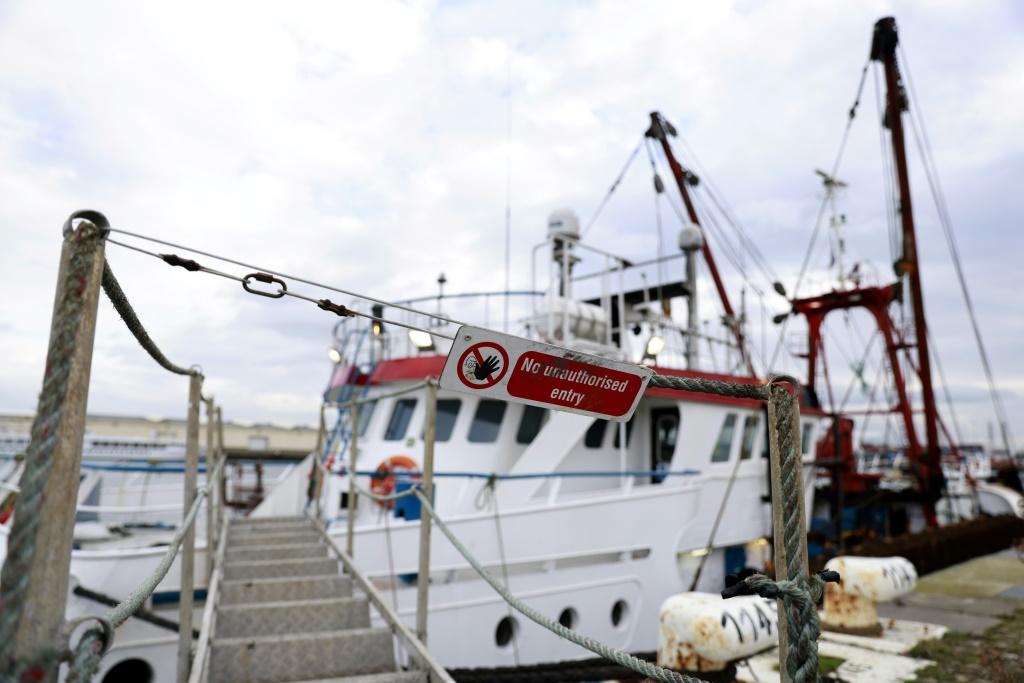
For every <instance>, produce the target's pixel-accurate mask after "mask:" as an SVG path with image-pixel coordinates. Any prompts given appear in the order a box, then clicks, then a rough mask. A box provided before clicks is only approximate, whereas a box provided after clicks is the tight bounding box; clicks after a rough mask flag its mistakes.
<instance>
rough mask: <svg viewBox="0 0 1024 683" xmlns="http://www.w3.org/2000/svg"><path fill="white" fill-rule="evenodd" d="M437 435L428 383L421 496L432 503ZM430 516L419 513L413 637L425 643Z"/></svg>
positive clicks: (434, 390)
mask: <svg viewBox="0 0 1024 683" xmlns="http://www.w3.org/2000/svg"><path fill="white" fill-rule="evenodd" d="M436 434H437V382H436V381H435V380H433V379H429V380H427V414H426V417H425V418H424V422H423V495H424V496H426V497H427V500H430V501H432V500H434V441H435V436H436ZM430 522H431V520H430V515H426V514H423V513H422V512H421V513H420V563H419V570H418V573H417V574H416V636H417V637H418V638H419V639H420V642H422V643H423V644H424V645H426V643H427V616H428V599H429V592H430Z"/></svg>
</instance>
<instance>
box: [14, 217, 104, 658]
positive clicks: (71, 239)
mask: <svg viewBox="0 0 1024 683" xmlns="http://www.w3.org/2000/svg"><path fill="white" fill-rule="evenodd" d="M104 233H105V231H104V230H103V229H101V228H99V227H97V226H96V225H93V224H92V223H88V222H86V223H82V224H81V225H80V226H79V227H78V229H77V230H74V231H70V232H68V233H67V234H66V235H65V238H64V239H65V243H66V244H67V246H68V250H69V257H68V262H67V267H66V269H65V272H64V279H63V281H62V282H61V283H60V289H59V292H60V293H61V298H60V299H59V300H58V301H57V303H56V305H55V309H54V314H53V328H52V330H51V332H50V344H49V349H48V350H47V354H46V372H45V374H44V375H43V388H42V391H41V392H40V395H39V405H38V407H37V409H36V417H35V420H34V421H33V423H32V435H31V439H30V441H29V445H28V449H27V451H26V453H25V469H24V471H23V472H22V475H21V479H20V481H19V482H18V486H19V488H20V489H21V493H20V494H19V496H18V511H17V514H16V515H15V516H14V525H13V527H12V529H11V534H10V538H9V539H8V545H7V557H6V559H5V560H4V566H3V570H2V573H0V667H2V668H3V670H5V671H14V670H22V671H24V670H28V669H30V668H36V667H43V668H44V670H46V669H49V668H50V667H51V666H52V664H51V663H48V662H47V660H49V659H50V658H49V657H48V656H46V653H45V652H43V651H42V650H40V652H39V655H38V657H35V658H33V659H34V660H35V661H29V662H14V641H15V635H16V634H17V631H18V627H19V625H20V623H21V617H22V613H23V611H24V606H25V601H26V599H27V597H28V592H29V584H30V582H31V577H30V575H29V574H30V568H31V566H32V559H33V556H34V555H35V550H36V537H37V535H38V532H39V526H40V511H41V509H42V506H43V498H44V495H45V489H46V485H47V482H48V481H49V478H50V471H51V467H52V464H53V453H54V450H55V448H56V446H57V437H58V429H59V426H60V422H61V418H62V416H63V412H64V402H65V400H66V398H67V392H68V382H69V378H70V375H71V365H72V358H73V356H74V353H75V346H76V344H77V342H78V339H77V337H78V332H79V327H80V325H81V323H82V319H83V317H84V315H85V300H84V296H85V292H86V287H85V283H86V280H87V278H88V275H89V272H90V271H91V270H92V268H93V266H94V264H95V262H96V258H98V257H99V255H100V249H101V246H102V244H103V237H104Z"/></svg>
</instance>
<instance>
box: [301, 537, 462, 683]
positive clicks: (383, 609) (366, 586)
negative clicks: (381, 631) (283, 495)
mask: <svg viewBox="0 0 1024 683" xmlns="http://www.w3.org/2000/svg"><path fill="white" fill-rule="evenodd" d="M312 521H313V524H314V525H315V526H316V528H317V531H319V532H320V535H321V536H323V538H324V541H326V542H327V545H328V546H329V547H330V548H331V549H332V550H333V551H334V553H335V555H337V556H338V559H339V560H341V563H342V564H343V565H345V571H347V572H348V573H349V574H350V575H351V576H352V580H353V581H355V582H356V583H357V584H358V585H359V588H360V589H361V590H362V591H363V592H364V593H366V597H367V598H368V599H369V601H370V602H372V603H373V606H374V607H376V608H377V611H378V612H380V615H381V616H382V617H384V621H385V622H386V623H387V624H388V626H389V627H390V629H391V632H392V633H393V634H395V635H396V636H398V637H399V638H401V639H402V641H404V643H405V644H406V645H407V646H408V651H409V654H410V655H411V656H412V657H413V659H415V660H416V661H417V663H419V664H420V665H421V666H422V667H423V668H424V669H426V670H427V672H428V674H429V676H430V683H455V679H454V678H452V677H451V675H450V674H449V673H448V672H447V671H446V670H445V668H444V667H443V666H442V665H441V663H440V662H438V661H437V660H436V659H435V658H434V656H433V655H432V654H430V651H429V650H427V647H426V645H424V644H423V642H422V641H421V640H420V639H419V638H417V637H416V635H415V634H414V633H413V632H412V631H411V630H409V627H407V626H406V625H405V624H404V623H402V621H401V619H400V618H399V616H398V614H397V613H396V612H395V611H394V609H392V608H391V606H390V605H388V603H387V602H386V601H385V600H384V597H383V596H382V595H381V594H380V593H379V592H378V591H377V589H376V588H374V587H373V584H372V583H370V581H369V579H367V578H366V577H365V576H363V574H362V572H360V571H359V570H358V569H357V568H356V565H355V563H354V562H353V561H352V558H351V557H349V555H348V553H346V552H345V551H344V550H342V549H341V547H339V546H338V544H337V543H335V542H334V539H333V538H331V537H330V536H329V535H328V534H327V529H326V528H325V527H324V525H323V523H322V522H321V521H320V520H318V519H313V520H312ZM422 580H426V578H425V577H423V578H422Z"/></svg>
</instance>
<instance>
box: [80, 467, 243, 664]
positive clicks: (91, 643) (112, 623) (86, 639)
mask: <svg viewBox="0 0 1024 683" xmlns="http://www.w3.org/2000/svg"><path fill="white" fill-rule="evenodd" d="M225 462H226V459H221V461H220V462H219V463H217V465H216V466H215V467H214V468H213V474H214V475H216V474H217V472H218V471H219V470H220V469H221V468H222V467H223V466H224V463H225ZM215 479H216V476H212V477H210V480H209V481H208V482H207V484H206V486H204V487H203V488H201V489H199V490H198V491H196V497H195V500H194V502H193V503H192V507H191V508H190V509H189V511H188V514H187V515H186V516H185V519H184V520H183V523H182V525H181V526H180V527H178V531H177V532H176V533H175V534H174V538H172V539H171V542H170V544H168V546H167V550H166V552H164V556H163V557H162V558H160V562H158V563H157V566H156V569H155V570H154V571H153V572H152V573H151V574H150V575H149V576H148V577H146V579H145V580H144V581H143V582H142V583H141V584H139V585H138V586H137V587H136V588H135V590H133V591H132V592H131V594H130V595H129V596H128V597H127V598H125V599H124V600H123V601H121V602H120V603H119V604H118V606H117V607H114V608H113V609H111V610H110V612H108V613H107V615H106V616H105V617H102V618H97V620H99V621H100V624H101V625H102V626H103V628H104V629H107V628H109V631H108V632H106V633H104V632H102V631H100V630H97V629H90V630H88V631H86V632H85V634H84V635H83V636H82V638H81V640H79V641H78V645H77V646H75V647H74V648H73V650H72V652H73V659H72V662H71V668H70V670H69V673H68V680H69V681H74V682H77V681H82V680H89V679H90V678H91V676H92V674H94V673H95V670H96V667H97V666H98V664H99V660H100V658H101V657H102V656H103V655H104V654H105V653H106V651H107V650H108V649H109V648H110V645H111V643H112V641H113V633H114V631H113V630H114V629H115V628H117V627H118V626H120V625H121V624H123V623H124V622H125V621H126V620H127V619H128V617H130V616H131V615H132V613H133V612H135V610H137V609H138V608H139V607H140V606H141V605H142V603H143V602H145V600H146V599H147V598H148V597H149V596H150V595H152V594H153V591H154V590H156V587H157V586H158V585H159V584H160V582H161V581H163V579H164V577H165V576H167V572H168V571H169V570H170V568H171V565H172V564H173V563H174V559H175V558H176V557H177V556H178V551H180V550H181V545H182V542H183V541H184V539H185V534H186V532H187V531H188V530H189V529H190V528H191V527H192V525H193V524H194V523H195V521H196V519H197V518H198V517H199V509H200V507H202V504H203V502H204V499H206V498H207V497H208V496H209V494H210V491H211V489H212V482H214V481H215Z"/></svg>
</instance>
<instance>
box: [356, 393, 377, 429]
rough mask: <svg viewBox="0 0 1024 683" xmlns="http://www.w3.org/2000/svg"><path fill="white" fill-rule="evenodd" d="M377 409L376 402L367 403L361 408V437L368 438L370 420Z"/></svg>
mask: <svg viewBox="0 0 1024 683" xmlns="http://www.w3.org/2000/svg"><path fill="white" fill-rule="evenodd" d="M376 407H377V402H376V401H367V402H366V403H363V404H362V405H360V406H359V436H366V428H367V427H369V426H370V418H371V417H373V409H374V408H376Z"/></svg>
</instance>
